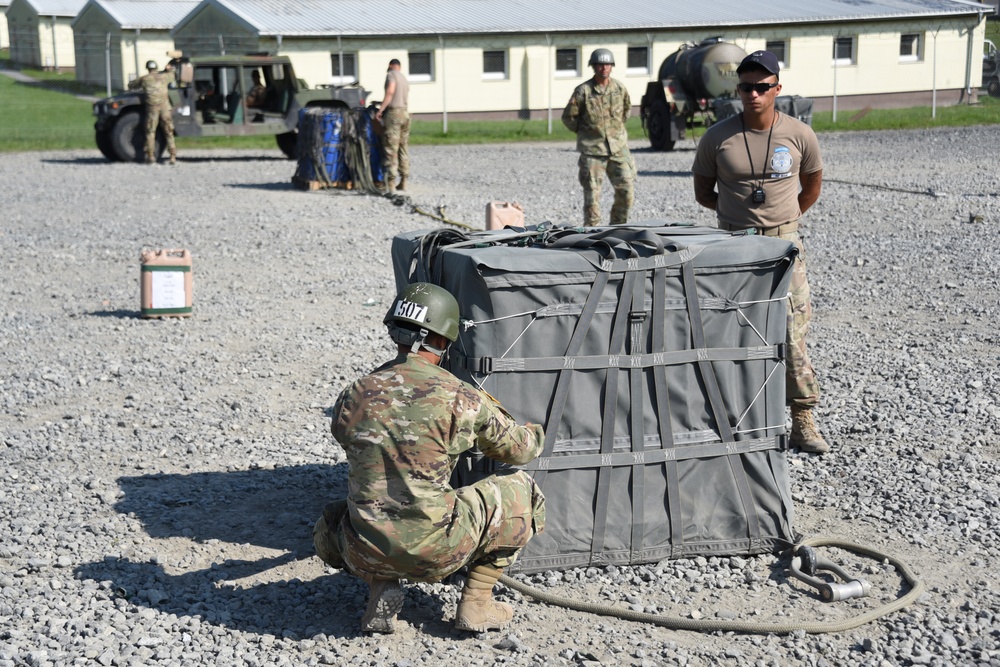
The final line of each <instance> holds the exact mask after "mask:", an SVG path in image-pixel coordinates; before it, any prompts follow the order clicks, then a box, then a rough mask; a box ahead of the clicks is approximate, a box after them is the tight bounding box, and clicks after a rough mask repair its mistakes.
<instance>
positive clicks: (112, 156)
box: [94, 130, 119, 162]
mask: <svg viewBox="0 0 1000 667" xmlns="http://www.w3.org/2000/svg"><path fill="white" fill-rule="evenodd" d="M94 138H95V139H96V140H97V149H98V150H99V151H101V155H103V156H104V157H106V158H108V159H109V160H111V161H112V162H118V161H119V160H118V154H117V153H115V149H114V146H112V145H111V133H110V132H108V131H107V130H103V131H98V132H96V133H95V134H94Z"/></svg>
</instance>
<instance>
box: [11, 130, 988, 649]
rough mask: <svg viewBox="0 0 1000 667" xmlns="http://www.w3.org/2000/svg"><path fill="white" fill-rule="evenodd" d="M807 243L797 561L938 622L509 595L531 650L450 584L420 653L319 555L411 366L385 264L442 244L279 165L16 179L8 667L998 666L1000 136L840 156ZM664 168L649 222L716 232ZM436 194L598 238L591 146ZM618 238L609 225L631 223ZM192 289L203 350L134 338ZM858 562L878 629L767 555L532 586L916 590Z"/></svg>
mask: <svg viewBox="0 0 1000 667" xmlns="http://www.w3.org/2000/svg"><path fill="white" fill-rule="evenodd" d="M820 143H821V145H822V147H823V150H824V154H825V160H826V172H825V175H826V179H827V182H826V183H825V185H824V190H823V194H822V197H821V198H820V200H819V202H818V203H817V204H816V206H815V207H814V208H813V210H811V211H810V212H809V214H808V215H807V226H806V229H805V232H804V235H805V238H806V245H807V248H808V252H809V266H810V280H811V283H812V288H813V297H814V305H815V309H816V317H815V321H814V330H813V335H812V336H811V339H810V342H811V348H812V352H813V359H814V363H815V365H816V367H817V369H818V371H819V373H820V376H821V381H822V383H823V389H824V400H823V404H822V406H821V409H820V411H819V413H820V414H819V416H820V424H821V426H822V428H823V430H824V431H825V433H826V435H827V437H828V438H829V440H830V441H831V443H832V445H833V451H832V452H831V453H830V454H828V455H826V456H822V457H816V456H806V455H802V454H799V453H797V452H793V453H790V454H789V458H790V460H791V464H792V465H791V470H792V475H793V477H792V487H793V494H794V499H795V501H796V503H797V504H796V522H797V526H796V527H797V528H798V530H800V531H802V532H803V533H805V534H806V535H834V536H839V537H842V538H846V539H850V540H853V541H855V542H860V543H863V544H869V545H872V546H874V547H875V548H877V549H879V550H882V551H885V552H888V553H891V554H893V555H896V556H899V557H901V558H902V559H904V560H905V561H906V562H908V563H909V564H910V565H911V566H912V567H913V569H914V570H915V571H916V572H917V574H918V575H919V576H920V577H921V578H922V579H923V580H924V581H925V582H926V586H927V592H926V593H925V594H924V595H923V596H922V598H921V599H920V600H919V601H918V602H917V603H916V604H915V605H913V606H912V607H910V608H908V609H906V610H904V611H901V612H897V613H895V614H893V615H891V616H889V617H887V618H885V619H883V620H880V621H877V622H873V623H870V624H868V625H865V626H862V627H861V628H858V629H856V630H853V631H848V632H843V633H839V634H822V635H807V634H805V633H802V632H799V633H795V634H792V635H787V636H774V635H770V636H757V635H734V634H723V633H714V634H699V633H693V632H686V631H672V630H667V629H664V628H660V627H656V626H651V625H643V624H639V623H632V622H626V621H620V620H616V619H611V618H604V617H596V616H590V615H587V614H582V613H578V612H573V611H567V610H564V609H560V608H555V607H548V606H545V605H542V604H539V603H536V602H533V601H531V600H530V599H528V598H524V597H522V596H521V595H519V594H517V593H515V592H513V591H504V592H503V593H502V594H503V596H504V597H506V598H507V599H509V600H511V601H512V602H513V603H514V605H515V608H516V617H515V621H514V623H513V625H512V626H511V627H510V628H509V629H508V630H506V631H504V632H493V633H486V634H482V635H466V634H459V633H456V632H454V631H453V630H452V629H451V619H452V618H453V616H454V609H455V603H456V601H457V591H456V589H455V587H454V586H453V585H451V584H447V583H446V584H435V585H411V586H408V587H407V602H406V607H405V609H404V611H403V612H402V615H401V623H400V625H401V628H400V630H399V632H398V633H397V634H396V635H394V636H392V637H388V638H386V637H374V638H372V637H365V636H362V635H360V634H359V633H358V632H357V623H358V617H359V616H360V614H361V611H362V607H363V604H364V599H365V596H366V587H365V586H364V585H363V584H360V583H359V582H358V581H357V580H355V579H354V578H352V577H350V576H348V575H346V574H344V573H341V572H337V571H334V570H331V569H324V567H323V566H322V564H321V563H320V561H319V560H317V559H316V558H315V557H314V556H312V545H311V542H310V529H311V524H312V522H313V521H314V520H315V518H316V517H317V516H318V514H319V512H320V509H321V507H322V506H323V504H324V503H325V502H326V501H327V500H328V499H331V498H333V497H335V496H337V495H341V494H343V493H344V490H345V479H346V464H345V463H344V457H343V452H342V451H341V450H340V448H339V447H338V446H337V445H336V444H335V443H334V442H333V441H332V439H331V437H330V436H329V430H328V424H329V409H330V406H331V405H332V404H333V401H334V399H335V397H336V395H337V393H338V391H339V390H340V388H341V387H342V386H343V385H344V384H345V383H346V382H347V381H348V380H349V379H352V378H354V377H355V376H357V375H358V374H360V373H363V372H365V371H367V370H368V369H370V368H371V367H372V366H373V365H374V364H375V363H376V362H377V361H379V360H381V359H383V358H385V357H386V356H387V355H388V354H389V345H388V344H387V340H386V339H385V337H384V336H383V333H382V328H381V326H380V320H381V317H382V315H383V313H384V309H385V308H386V307H387V304H388V303H389V300H390V299H391V296H392V293H393V277H392V270H391V264H390V260H389V246H390V240H391V238H392V237H393V236H394V235H395V234H397V233H399V232H402V231H405V230H409V229H421V228H430V227H435V226H437V225H436V223H434V222H433V221H431V220H428V219H427V218H425V217H422V216H419V215H416V214H413V213H411V212H410V211H409V210H408V209H407V208H406V207H402V206H394V205H393V204H392V203H391V202H389V201H388V200H385V199H380V198H375V197H369V196H364V195H359V194H357V193H352V192H343V191H331V190H327V191H320V192H313V193H306V192H303V191H300V190H297V189H295V188H293V187H292V186H291V184H290V177H291V175H292V173H293V171H294V164H293V163H290V162H288V161H285V160H283V159H281V157H280V154H279V153H278V151H277V150H274V151H212V152H208V151H186V152H184V153H182V155H181V159H180V164H179V165H178V166H177V167H175V168H169V167H166V166H158V167H139V166H135V165H122V164H109V163H107V162H105V161H104V160H103V159H101V158H100V157H99V155H98V153H97V151H96V149H95V150H93V151H76V152H53V153H26V154H2V155H0V175H2V182H3V189H2V195H0V202H2V203H3V221H4V222H3V225H2V227H0V251H2V257H3V260H2V263H0V281H2V284H3V299H2V302H0V304H2V308H0V316H2V319H3V332H4V335H3V337H2V339H0V346H2V357H3V359H4V368H5V369H6V370H5V372H4V373H3V374H2V376H0V383H2V384H0V388H2V391H0V396H2V406H0V408H2V409H0V434H2V443H3V447H2V448H0V457H2V458H0V462H2V466H0V479H2V481H0V522H2V523H0V526H2V536H0V588H2V595H0V667H3V666H8V665H33V666H41V665H68V664H94V663H96V664H99V665H150V664H158V665H159V664H163V665H192V664H216V665H315V664H336V665H341V664H343V665H372V666H375V665H385V666H391V667H408V666H409V667H412V666H415V665H456V666H459V665H460V666H463V667H464V666H465V665H496V664H509V665H535V664H539V665H540V664H545V665H548V664H553V665H576V664H604V665H626V664H627V665H675V664H677V665H708V664H734V665H735V664H740V665H743V664H753V665H791V664H803V665H845V664H863V665H908V664H929V665H971V664H978V665H1000V595H998V586H997V583H996V576H997V574H998V570H1000V568H998V566H997V565H996V561H995V560H994V558H996V557H997V556H998V551H1000V550H998V547H997V545H996V538H997V535H998V533H1000V508H998V499H1000V482H998V474H997V473H998V463H997V459H998V444H1000V439H998V436H997V432H998V430H1000V406H998V404H997V391H998V384H1000V371H998V361H1000V334H998V333H997V327H996V323H995V321H996V317H997V312H998V309H1000V284H998V275H1000V255H998V254H997V252H996V251H995V249H994V246H995V240H996V237H997V231H996V230H997V228H998V226H1000V200H998V196H1000V176H998V170H997V166H996V157H995V156H996V147H997V146H998V145H1000V127H980V128H968V129H959V130H952V129H942V130H934V131H920V132H882V133H871V134H867V133H866V134H853V133H842V134H841V133H836V134H824V135H822V136H821V137H820ZM633 146H634V148H635V149H636V151H635V155H636V160H637V163H638V166H639V179H638V185H637V197H636V205H635V209H634V217H635V219H647V218H665V219H668V220H676V221H683V222H694V223H698V224H711V223H712V217H711V214H710V213H709V212H708V211H705V210H703V209H700V208H699V207H698V206H697V205H696V204H695V203H694V200H693V197H692V193H691V179H690V174H689V167H690V164H691V161H692V159H693V145H691V144H690V143H688V144H685V145H683V146H680V147H679V150H677V151H676V152H673V153H666V154H663V153H652V152H649V151H648V150H645V148H644V147H645V142H644V141H635V142H634V143H633ZM412 161H413V164H414V169H415V177H414V179H413V185H412V196H413V199H414V200H415V201H417V202H420V203H422V204H424V205H426V207H427V208H429V209H435V208H436V207H438V206H444V207H445V210H446V212H447V215H448V216H449V217H451V218H452V219H455V220H462V221H466V222H469V223H473V224H477V225H479V224H481V221H482V215H483V207H484V205H485V203H486V202H487V201H489V200H491V199H501V200H502V199H509V200H518V201H520V202H522V203H523V204H524V206H525V209H526V212H527V219H528V222H529V223H537V222H541V221H543V220H552V221H554V222H561V223H573V224H576V222H577V221H578V220H579V219H580V218H581V202H582V196H581V192H580V188H579V186H578V185H577V183H576V181H575V171H576V169H575V162H576V154H575V153H574V152H573V148H572V146H570V145H568V144H546V145H509V146H477V147H469V146H462V147H434V148H428V147H417V148H414V149H413V151H412ZM605 195H606V197H605V212H606V211H607V210H608V207H609V205H610V195H609V193H607V192H606V193H605ZM143 247H182V248H188V249H190V250H191V252H192V254H193V257H194V283H195V292H194V294H195V296H194V309H195V316H194V317H192V318H189V319H179V318H175V319H164V320H143V319H140V318H139V317H138V310H139V297H138V282H139V251H140V250H141V249H142V248H143ZM830 555H831V556H833V557H835V558H836V560H838V562H842V563H843V564H845V566H847V567H848V568H849V569H851V570H852V571H856V572H857V573H858V574H860V575H862V576H864V577H865V578H867V579H869V580H870V581H871V582H872V584H873V587H874V593H873V596H872V597H871V598H867V599H865V600H860V601H851V602H846V603H834V604H825V603H822V602H820V601H818V600H817V599H816V598H815V596H814V595H812V594H811V593H810V591H809V590H808V589H806V588H804V587H803V586H801V585H799V584H797V583H789V582H788V581H787V579H786V577H785V576H784V574H783V573H782V568H781V565H780V563H779V562H778V561H777V559H776V558H775V557H773V556H762V557H754V558H707V559H706V558H696V559H688V560H679V561H668V562H663V563H659V564H650V565H648V566H641V567H633V568H618V567H611V568H607V569H598V568H588V569H580V570H573V571H568V572H564V573H554V574H552V575H550V576H539V575H535V576H532V577H529V578H528V579H530V580H531V581H532V582H533V583H535V584H536V585H539V586H542V587H545V588H546V589H547V590H551V591H554V592H558V593H563V594H566V595H571V596H574V597H578V598H582V599H587V600H594V601H603V602H607V603H611V604H614V605H617V606H620V607H621V608H623V609H639V610H646V611H655V612H656V613H661V614H665V615H669V616H681V617H686V618H723V619H728V618H738V619H745V620H753V621H760V622H774V621H789V620H800V621H803V622H810V621H820V620H827V621H830V620H837V619H842V618H844V617H846V616H847V615H849V614H855V613H859V612H861V611H864V610H868V609H871V608H873V607H874V606H875V605H876V604H878V603H881V602H885V601H887V600H889V599H892V598H893V597H894V596H896V595H897V594H900V593H903V592H905V591H906V590H907V588H906V586H905V585H903V584H901V582H900V579H899V577H898V575H897V574H896V573H895V572H894V571H893V569H892V568H891V567H889V566H888V565H886V564H883V563H880V562H875V561H865V560H864V559H860V558H858V557H855V556H853V555H850V554H847V553H846V552H840V551H833V552H830Z"/></svg>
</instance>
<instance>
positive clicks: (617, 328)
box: [590, 272, 643, 559]
mask: <svg viewBox="0 0 1000 667" xmlns="http://www.w3.org/2000/svg"><path fill="white" fill-rule="evenodd" d="M605 275H606V274H605ZM640 275H643V274H640V273H638V272H632V273H626V274H625V279H624V280H623V281H622V287H621V293H620V294H619V295H618V310H617V311H615V320H614V324H613V325H612V329H611V341H610V342H609V344H608V352H612V353H614V352H624V350H625V331H626V326H625V325H626V324H627V323H628V320H629V316H628V311H629V306H630V305H631V303H632V298H631V296H632V292H633V290H634V289H635V286H636V283H638V282H639V276H640ZM618 375H619V372H618V369H616V368H609V369H608V374H607V377H606V378H605V380H604V414H603V417H602V422H603V423H602V424H601V454H602V455H608V456H610V455H612V452H613V451H614V445H615V417H616V416H617V414H618ZM611 475H612V469H611V467H603V466H602V467H601V468H600V469H598V471H597V502H596V504H595V506H594V537H593V540H592V541H591V546H590V555H591V558H592V559H594V558H598V559H599V554H600V553H601V552H602V551H603V550H604V536H605V533H606V532H607V525H608V496H609V495H610V492H611Z"/></svg>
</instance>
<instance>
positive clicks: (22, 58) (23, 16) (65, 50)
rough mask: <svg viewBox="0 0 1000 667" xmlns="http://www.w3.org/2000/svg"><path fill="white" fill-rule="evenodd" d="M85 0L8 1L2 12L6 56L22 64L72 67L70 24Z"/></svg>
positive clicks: (40, 67) (48, 67) (58, 67)
mask: <svg viewBox="0 0 1000 667" xmlns="http://www.w3.org/2000/svg"><path fill="white" fill-rule="evenodd" d="M85 2H86V0H11V2H10V6H9V7H7V11H6V13H5V15H6V19H7V31H8V33H9V37H10V59H11V60H12V61H14V62H15V63H17V64H18V65H21V66H24V67H35V68H39V69H42V68H45V69H55V70H69V69H73V68H74V67H75V66H76V55H75V54H74V52H73V28H72V27H70V23H71V22H72V20H73V18H74V17H75V16H76V15H77V13H78V12H79V11H80V9H81V8H82V7H83V4H84V3H85Z"/></svg>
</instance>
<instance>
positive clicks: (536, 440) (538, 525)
mask: <svg viewBox="0 0 1000 667" xmlns="http://www.w3.org/2000/svg"><path fill="white" fill-rule="evenodd" d="M333 413H334V417H333V423H332V425H331V430H332V432H333V435H334V437H335V438H336V439H337V441H338V442H339V443H340V444H341V445H342V446H343V447H344V450H345V451H346V452H347V458H348V461H349V463H350V476H349V479H348V498H347V500H346V502H344V501H340V502H338V503H332V504H331V505H330V506H328V508H327V510H326V511H325V512H324V516H323V517H320V519H319V520H318V521H317V522H316V526H315V528H314V530H313V540H314V542H315V545H316V552H317V554H318V555H319V557H320V558H321V559H323V560H324V561H326V562H327V563H329V564H330V565H332V566H334V567H338V568H344V567H346V568H347V569H348V570H349V571H350V572H352V573H353V574H355V575H357V576H359V577H361V578H362V579H365V580H366V581H368V582H371V581H373V580H374V579H394V578H395V579H408V580H410V581H439V580H441V579H443V578H444V577H447V576H448V575H449V574H451V573H453V572H455V571H456V570H458V569H459V568H461V567H462V566H464V565H466V564H473V563H475V564H486V565H490V566H492V567H495V568H504V567H507V566H509V565H510V564H512V563H513V562H514V560H515V559H516V557H517V554H518V553H519V552H520V550H521V549H522V548H523V547H524V546H525V545H526V544H527V543H528V540H530V539H531V537H532V536H533V535H534V534H535V533H540V532H541V531H542V529H543V527H544V524H545V506H544V498H543V497H542V493H541V491H540V490H539V489H538V487H537V486H536V485H535V482H534V480H532V479H531V477H529V476H528V475H527V474H526V473H525V472H523V471H520V470H511V471H507V472H505V473H501V474H497V475H493V476H490V477H487V478H486V479H484V480H482V481H480V482H477V483H476V484H474V485H472V486H468V487H462V488H460V489H452V488H451V486H450V484H449V479H450V477H451V472H452V469H453V468H454V466H455V464H456V462H457V460H458V456H459V454H461V453H462V452H464V451H467V450H469V449H471V448H473V447H478V448H479V449H480V451H482V452H483V453H484V454H485V455H486V456H488V457H490V458H492V459H495V460H497V461H501V462H504V463H510V464H515V465H517V464H524V463H527V462H528V461H531V460H532V459H534V458H535V457H536V456H538V454H539V453H540V452H541V450H542V443H543V439H544V435H543V432H542V427H541V426H538V425H534V424H527V425H524V426H519V425H518V424H517V423H516V422H515V421H514V419H513V418H512V417H511V416H510V415H509V414H508V413H507V412H506V411H505V410H504V409H503V408H502V407H501V406H500V405H499V404H498V403H497V402H496V401H495V400H494V399H493V398H492V397H490V396H489V395H488V394H486V393H484V392H482V391H480V390H478V389H475V388H474V387H472V386H470V385H468V384H466V383H464V382H461V381H460V380H458V379H457V378H456V377H455V376H454V375H452V374H451V373H449V372H448V371H446V370H444V369H442V368H440V367H438V366H435V365H434V364H432V363H430V362H429V361H427V360H426V359H424V358H423V357H421V356H419V355H417V354H401V355H400V356H398V357H397V358H396V359H394V360H393V361H391V362H389V363H387V364H385V365H383V366H381V367H380V368H378V369H376V370H375V371H373V372H372V373H371V374H370V375H368V376H366V377H363V378H361V379H359V380H357V381H356V382H354V383H353V384H352V385H351V386H349V387H347V388H346V389H345V390H344V391H343V393H341V395H340V398H338V400H337V403H336V405H335V406H334V409H333Z"/></svg>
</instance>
